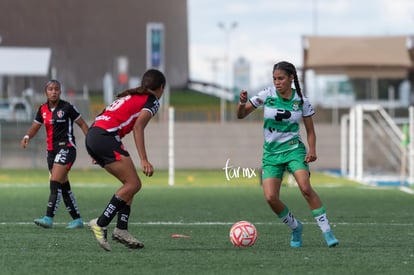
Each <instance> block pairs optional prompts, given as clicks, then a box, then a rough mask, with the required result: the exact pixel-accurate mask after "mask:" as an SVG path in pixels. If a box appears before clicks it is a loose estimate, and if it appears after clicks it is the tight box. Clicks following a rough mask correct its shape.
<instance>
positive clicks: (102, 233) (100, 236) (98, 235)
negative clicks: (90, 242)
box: [88, 219, 111, 251]
mask: <svg viewBox="0 0 414 275" xmlns="http://www.w3.org/2000/svg"><path fill="white" fill-rule="evenodd" d="M97 221H98V219H93V220H91V221H89V224H88V225H89V227H90V228H91V230H92V232H93V234H94V235H95V239H96V240H97V241H98V243H99V245H100V246H101V247H102V248H103V249H105V250H106V251H111V247H110V246H109V243H108V240H107V238H106V233H107V230H106V227H100V226H99V225H98V224H97V223H96V222H97Z"/></svg>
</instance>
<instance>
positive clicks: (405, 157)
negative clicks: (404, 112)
mask: <svg viewBox="0 0 414 275" xmlns="http://www.w3.org/2000/svg"><path fill="white" fill-rule="evenodd" d="M408 110H409V117H408V127H407V129H408V131H407V132H405V133H404V131H403V130H401V129H400V128H399V127H398V126H397V124H396V123H395V121H394V120H393V119H392V118H391V117H390V116H389V115H388V113H387V112H386V111H385V110H384V108H383V107H381V106H380V105H376V104H360V105H356V106H354V107H353V108H351V110H350V112H349V114H348V115H344V116H342V118H341V152H340V153H341V174H342V175H347V176H348V177H349V178H350V179H353V180H356V181H361V182H364V181H367V180H368V179H369V176H371V177H372V175H368V173H367V171H368V172H369V168H370V167H367V163H366V159H367V155H366V151H367V150H368V149H372V148H368V146H373V144H374V145H375V146H377V148H374V149H377V151H375V152H374V153H371V154H373V155H374V156H375V155H378V158H377V159H375V158H374V160H371V162H373V161H383V162H388V164H389V165H388V166H390V167H392V166H399V167H400V171H399V177H398V175H397V177H396V176H395V175H394V180H395V179H396V178H398V180H401V183H405V182H407V183H408V184H410V185H411V184H414V142H411V141H412V140H411V137H413V136H414V107H412V106H410V107H409V109H408ZM404 138H406V140H404ZM370 139H371V144H369V145H367V143H369V142H370ZM373 139H374V140H373ZM381 142H383V144H381ZM364 151H365V152H364ZM371 158H372V156H371ZM384 159H385V160H384ZM374 170H375V169H374ZM377 170H378V169H377ZM376 173H377V174H378V175H377V176H386V174H387V171H385V169H384V170H381V169H379V171H376ZM407 173H408V175H407ZM380 174H381V175H380Z"/></svg>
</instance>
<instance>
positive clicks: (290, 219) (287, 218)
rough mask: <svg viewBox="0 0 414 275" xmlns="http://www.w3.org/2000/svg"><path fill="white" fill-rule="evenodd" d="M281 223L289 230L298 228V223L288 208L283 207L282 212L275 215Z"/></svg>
mask: <svg viewBox="0 0 414 275" xmlns="http://www.w3.org/2000/svg"><path fill="white" fill-rule="evenodd" d="M277 216H278V217H279V218H280V219H281V220H282V222H283V223H285V224H286V225H287V226H289V228H290V229H292V230H293V229H295V228H296V227H298V221H297V220H296V218H295V217H294V216H293V214H292V213H291V212H290V211H289V208H288V207H287V206H286V205H285V208H283V211H282V212H281V213H280V214H278V215H277Z"/></svg>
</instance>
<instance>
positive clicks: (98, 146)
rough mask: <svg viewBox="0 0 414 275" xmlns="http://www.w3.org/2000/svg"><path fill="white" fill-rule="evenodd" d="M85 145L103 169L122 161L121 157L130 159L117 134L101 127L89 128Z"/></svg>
mask: <svg viewBox="0 0 414 275" xmlns="http://www.w3.org/2000/svg"><path fill="white" fill-rule="evenodd" d="M85 144H86V150H87V151H88V153H89V155H90V156H91V157H92V158H93V159H94V160H95V161H96V163H97V164H99V165H100V166H102V167H104V166H105V165H106V164H109V163H112V162H114V161H117V160H120V159H121V155H123V156H126V157H129V153H128V151H126V150H125V148H124V145H123V144H122V142H121V138H120V137H119V136H118V135H117V134H116V133H110V132H107V131H105V130H104V129H102V128H99V127H92V128H89V130H88V133H87V134H86V138H85Z"/></svg>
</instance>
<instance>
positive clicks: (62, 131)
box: [21, 80, 88, 229]
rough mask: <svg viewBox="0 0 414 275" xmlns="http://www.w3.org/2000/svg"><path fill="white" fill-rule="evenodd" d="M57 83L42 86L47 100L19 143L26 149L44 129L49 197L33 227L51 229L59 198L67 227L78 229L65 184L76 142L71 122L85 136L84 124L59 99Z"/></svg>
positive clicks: (72, 199)
mask: <svg viewBox="0 0 414 275" xmlns="http://www.w3.org/2000/svg"><path fill="white" fill-rule="evenodd" d="M61 93H62V90H61V84H60V82H59V81H57V80H50V81H48V82H47V83H46V85H45V94H46V97H47V101H46V102H45V103H43V104H42V105H41V106H40V107H39V109H38V111H37V113H36V117H35V119H34V121H33V123H32V126H31V127H30V128H29V129H28V131H27V134H26V135H25V136H24V137H23V139H22V141H21V146H22V147H23V148H26V147H27V145H28V144H29V140H30V139H31V138H33V137H34V136H35V135H36V134H37V132H38V131H39V129H40V128H41V127H42V124H43V125H45V128H46V149H47V165H48V168H49V172H50V194H49V201H48V203H47V208H46V215H45V216H44V217H42V218H39V219H35V220H34V222H35V224H37V225H39V226H41V227H44V228H51V227H52V225H53V217H54V216H55V213H56V210H57V208H58V206H59V202H60V199H61V197H63V201H64V203H65V205H66V209H67V210H68V212H69V214H70V215H71V217H72V219H73V220H72V222H70V223H69V225H68V226H67V228H70V229H74V228H82V227H83V220H82V218H81V216H80V213H79V209H78V206H77V203H76V199H75V196H74V194H73V192H72V190H71V187H70V183H69V177H68V174H69V171H70V169H71V167H72V165H73V163H74V162H75V159H76V143H75V136H74V135H73V122H75V123H76V124H77V125H78V126H79V127H80V128H81V129H82V131H83V133H84V134H85V135H86V133H87V132H88V125H87V124H86V122H85V121H84V119H83V118H82V116H81V114H80V113H79V111H78V110H77V109H76V107H75V106H73V105H72V104H70V103H69V102H66V101H64V100H62V99H60V95H61Z"/></svg>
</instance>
